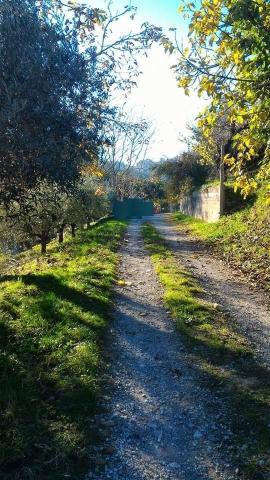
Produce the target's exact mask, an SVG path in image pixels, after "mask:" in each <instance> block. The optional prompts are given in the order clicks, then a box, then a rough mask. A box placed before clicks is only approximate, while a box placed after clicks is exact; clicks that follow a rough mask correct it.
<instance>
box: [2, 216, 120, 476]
mask: <svg viewBox="0 0 270 480" xmlns="http://www.w3.org/2000/svg"><path fill="white" fill-rule="evenodd" d="M107 229H108V231H109V233H108V232H107ZM121 231H123V225H120V223H119V222H118V223H117V222H109V224H108V225H107V224H106V225H105V224H104V225H102V226H99V227H96V228H94V229H91V234H90V233H88V232H86V233H84V232H83V234H82V235H81V234H79V235H78V239H77V240H76V242H77V243H75V242H73V243H72V242H68V243H67V245H65V246H63V247H62V249H63V251H64V252H65V253H69V251H71V249H72V257H71V260H72V261H73V260H74V255H75V256H76V257H78V269H77V272H74V270H71V271H70V272H67V275H66V277H65V274H66V272H65V268H68V266H67V267H61V257H59V260H60V263H59V265H58V264H57V262H58V258H56V259H55V263H56V268H57V271H56V272H55V275H54V274H53V272H52V273H51V272H50V273H44V274H43V275H42V274H39V273H38V274H32V273H31V274H23V275H20V274H16V275H4V276H2V277H1V278H0V282H1V283H2V285H1V290H3V298H2V299H1V303H0V382H1V390H0V409H1V416H0V430H1V438H0V478H1V480H2V479H3V480H30V479H31V480H36V479H39V480H52V479H54V480H57V479H63V478H64V477H68V478H69V479H78V478H80V474H81V473H85V471H86V469H87V467H89V454H90V453H91V452H90V449H91V445H93V444H95V443H96V438H97V435H98V432H97V431H96V427H95V425H94V424H93V427H91V425H92V423H91V422H90V421H89V419H91V418H92V416H93V413H94V412H95V411H96V409H97V407H98V399H99V390H100V382H99V380H98V378H99V375H100V370H101V368H102V360H101V344H102V341H103V336H104V335H105V327H106V323H107V320H108V316H109V307H110V305H111V301H110V297H111V294H110V287H111V284H112V281H113V274H112V273H111V271H112V269H113V268H112V267H113V266H114V265H115V261H116V260H115V258H114V257H112V256H111V255H110V253H111V252H112V251H114V250H115V248H116V245H117V243H118V241H119V238H120V234H121ZM107 233H108V234H107ZM80 237H82V239H83V242H84V243H82V240H81V238H80ZM104 237H106V238H104ZM97 239H98V243H97ZM101 245H105V249H103V250H102V249H101V248H100V246H101ZM52 248H54V247H52ZM89 249H90V252H89V253H88V250H89ZM55 250H56V251H57V253H59V252H60V253H61V248H59V249H58V247H56V249H55ZM102 252H104V255H105V256H104V261H103V265H104V269H103V268H102V269H100V266H99V265H100V258H99V255H100V254H102ZM108 252H109V255H108ZM85 255H92V256H94V258H93V262H92V263H91V264H89V265H88V264H87V262H85V261H84V260H83V261H82V263H80V257H85ZM95 259H96V260H95ZM26 261H27V258H26ZM95 261H96V265H95ZM39 268H40V267H39ZM44 268H45V269H46V268H47V266H46V264H45V265H44ZM60 268H62V270H61V272H60V274H61V275H62V276H63V279H62V278H61V277H60V276H58V274H59V269H60ZM72 269H73V265H72ZM107 270H108V271H107ZM70 277H71V278H70ZM65 278H66V283H65ZM69 279H70V280H71V282H72V284H71V285H69V284H68V281H69ZM4 282H6V285H4ZM76 282H77V285H78V287H76ZM74 285H75V286H74Z"/></svg>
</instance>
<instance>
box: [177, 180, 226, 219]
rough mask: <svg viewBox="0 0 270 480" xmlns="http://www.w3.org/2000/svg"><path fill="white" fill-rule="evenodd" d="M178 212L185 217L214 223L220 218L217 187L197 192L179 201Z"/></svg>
mask: <svg viewBox="0 0 270 480" xmlns="http://www.w3.org/2000/svg"><path fill="white" fill-rule="evenodd" d="M179 210H180V212H182V213H185V214H186V215H191V216H192V217H196V218H201V219H202V220H205V221H207V222H216V221H217V220H218V219H219V217H220V188H219V185H217V186H214V187H208V188H207V189H205V190H202V191H200V190H197V191H195V192H193V193H192V194H191V195H188V196H186V197H184V198H182V199H181V200H180V205H179Z"/></svg>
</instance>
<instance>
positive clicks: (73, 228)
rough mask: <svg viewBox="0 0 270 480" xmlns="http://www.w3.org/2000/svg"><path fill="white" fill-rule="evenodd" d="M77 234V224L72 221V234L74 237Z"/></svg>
mask: <svg viewBox="0 0 270 480" xmlns="http://www.w3.org/2000/svg"><path fill="white" fill-rule="evenodd" d="M75 235H76V225H75V223H72V225H71V236H72V237H73V238H74V237H75Z"/></svg>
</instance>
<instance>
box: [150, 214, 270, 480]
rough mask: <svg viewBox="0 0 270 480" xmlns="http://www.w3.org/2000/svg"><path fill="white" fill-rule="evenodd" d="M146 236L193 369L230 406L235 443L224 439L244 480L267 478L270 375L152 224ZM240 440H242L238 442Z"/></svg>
mask: <svg viewBox="0 0 270 480" xmlns="http://www.w3.org/2000/svg"><path fill="white" fill-rule="evenodd" d="M143 236H144V241H145V245H146V248H147V250H148V251H149V253H150V255H151V259H152V262H153V265H154V268H155V270H156V273H157V275H158V277H159V279H160V281H161V283H162V285H163V286H164V289H165V290H164V301H165V304H166V306H167V307H168V309H169V311H170V312H171V314H172V317H173V318H174V320H175V321H176V326H177V329H178V330H179V331H180V332H181V333H182V334H183V335H184V336H183V338H184V339H185V341H186V344H187V346H188V347H189V348H190V349H191V351H192V354H193V355H194V367H195V368H198V369H199V371H200V373H201V374H202V376H201V378H202V379H203V380H204V381H205V383H206V384H207V386H208V387H209V388H211V389H214V390H215V391H216V392H218V393H219V394H220V395H221V396H222V398H224V401H225V402H226V404H227V406H228V418H227V419H226V421H227V422H230V424H231V428H232V431H233V433H234V440H232V439H224V447H225V445H226V448H228V451H230V452H231V454H232V456H233V458H234V461H235V465H236V468H237V469H239V475H240V478H243V479H249V480H250V479H252V480H263V479H266V478H268V476H269V474H270V460H269V448H270V428H269V425H270V414H269V406H270V405H269V404H270V374H269V372H268V371H267V370H266V369H264V368H263V367H261V366H260V365H258V364H257V362H256V360H255V359H254V358H253V355H252V352H251V350H250V347H249V345H248V344H247V343H246V341H245V339H244V338H243V337H242V336H241V335H239V333H237V332H236V330H235V328H234V327H233V325H232V323H231V321H230V319H229V318H228V317H226V316H225V315H224V314H223V313H222V312H221V311H220V310H219V308H218V307H217V306H216V305H214V304H211V303H209V302H207V301H206V300H205V299H204V296H205V294H204V291H203V289H202V288H201V286H200V285H199V284H198V283H197V282H196V280H195V279H194V278H193V277H192V275H191V274H190V273H189V272H188V271H186V270H185V269H184V268H183V267H182V266H181V265H180V264H179V261H178V260H176V259H175V258H174V255H173V252H172V251H171V250H170V249H169V248H168V247H167V245H166V243H165V242H164V240H163V239H162V237H161V236H160V235H159V234H158V232H157V230H156V229H155V228H154V227H153V226H152V225H151V224H148V223H147V224H144V226H143ZM235 439H237V442H235Z"/></svg>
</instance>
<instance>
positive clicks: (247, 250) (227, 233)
mask: <svg viewBox="0 0 270 480" xmlns="http://www.w3.org/2000/svg"><path fill="white" fill-rule="evenodd" d="M173 219H174V221H175V222H176V223H177V224H178V225H179V226H180V228H182V227H185V228H187V229H188V230H189V231H191V232H192V233H194V234H195V235H196V236H198V237H199V238H200V239H202V240H203V241H205V242H206V243H208V244H209V245H210V246H212V247H214V248H215V249H216V250H217V251H218V252H219V253H221V254H222V255H223V257H224V258H225V259H226V260H227V261H228V262H229V263H231V264H233V265H235V266H236V267H239V268H240V269H241V270H242V271H243V272H244V273H245V274H247V275H248V276H249V277H250V279H251V280H252V281H256V282H257V283H261V284H263V285H264V286H265V287H266V288H267V289H270V198H269V195H268V194H267V192H266V191H265V190H261V191H260V192H259V195H258V198H257V200H256V202H255V203H254V205H249V206H247V207H246V208H245V209H243V210H241V211H239V212H236V213H233V214H231V215H224V216H223V217H222V218H221V219H220V220H219V221H218V222H215V223H207V222H204V221H202V220H199V219H195V218H193V217H189V216H186V215H183V214H182V213H180V212H179V213H175V214H173Z"/></svg>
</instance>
